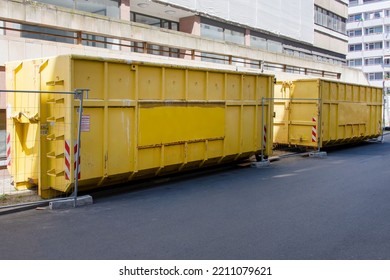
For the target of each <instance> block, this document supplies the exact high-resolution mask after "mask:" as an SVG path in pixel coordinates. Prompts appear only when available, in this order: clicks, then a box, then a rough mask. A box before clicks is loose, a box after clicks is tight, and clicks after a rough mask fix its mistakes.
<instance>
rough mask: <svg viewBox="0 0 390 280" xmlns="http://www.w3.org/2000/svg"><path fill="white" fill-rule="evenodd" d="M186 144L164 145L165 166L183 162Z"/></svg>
mask: <svg viewBox="0 0 390 280" xmlns="http://www.w3.org/2000/svg"><path fill="white" fill-rule="evenodd" d="M184 155H185V146H184V144H180V145H172V146H171V145H170V146H165V147H164V166H170V165H178V164H182V163H183V162H184V160H185V156H184Z"/></svg>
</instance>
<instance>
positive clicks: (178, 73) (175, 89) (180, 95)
mask: <svg viewBox="0 0 390 280" xmlns="http://www.w3.org/2000/svg"><path fill="white" fill-rule="evenodd" d="M185 73H186V72H185V71H184V70H182V69H169V68H166V69H165V82H164V85H165V99H166V100H185V99H186V96H185V89H186V85H185V81H186V79H185Z"/></svg>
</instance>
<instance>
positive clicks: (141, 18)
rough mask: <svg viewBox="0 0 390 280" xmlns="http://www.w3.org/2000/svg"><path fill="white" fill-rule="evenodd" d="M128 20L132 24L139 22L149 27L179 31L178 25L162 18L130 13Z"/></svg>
mask: <svg viewBox="0 0 390 280" xmlns="http://www.w3.org/2000/svg"><path fill="white" fill-rule="evenodd" d="M130 20H131V21H133V22H139V23H143V24H147V25H151V26H156V27H160V28H165V29H171V30H176V31H179V23H177V22H174V21H170V20H166V19H162V18H157V17H152V16H147V15H143V14H138V13H133V12H131V13H130Z"/></svg>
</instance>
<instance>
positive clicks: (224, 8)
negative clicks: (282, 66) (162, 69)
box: [157, 0, 314, 44]
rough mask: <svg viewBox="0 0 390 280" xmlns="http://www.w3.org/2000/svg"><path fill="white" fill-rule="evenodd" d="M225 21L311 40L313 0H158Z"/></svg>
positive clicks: (312, 39)
mask: <svg viewBox="0 0 390 280" xmlns="http://www.w3.org/2000/svg"><path fill="white" fill-rule="evenodd" d="M157 2H161V3H166V4H171V5H175V6H179V7H184V8H187V9H190V10H193V11H197V12H199V13H204V14H207V15H211V16H215V17H218V18H222V19H225V20H227V21H231V22H235V23H238V24H242V25H247V26H251V27H254V28H258V29H262V30H266V31H269V32H272V33H275V34H280V35H283V36H286V37H290V38H294V39H296V40H300V41H304V42H306V43H310V44H313V43H314V34H313V30H314V0H289V1H285V0H284V1H283V0H272V1H270V0H160V1H157Z"/></svg>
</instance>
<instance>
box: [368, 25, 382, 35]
mask: <svg viewBox="0 0 390 280" xmlns="http://www.w3.org/2000/svg"><path fill="white" fill-rule="evenodd" d="M381 33H383V26H374V27H369V28H365V29H364V34H366V35H372V34H381Z"/></svg>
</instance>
